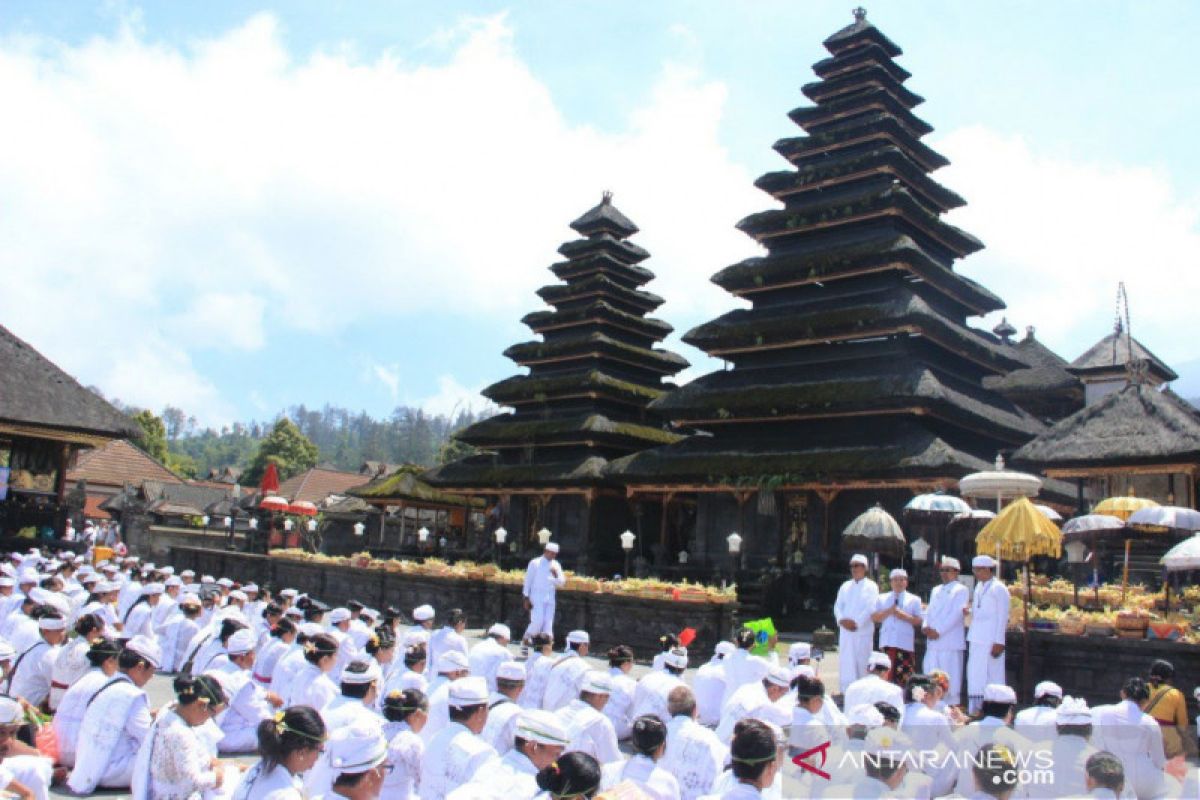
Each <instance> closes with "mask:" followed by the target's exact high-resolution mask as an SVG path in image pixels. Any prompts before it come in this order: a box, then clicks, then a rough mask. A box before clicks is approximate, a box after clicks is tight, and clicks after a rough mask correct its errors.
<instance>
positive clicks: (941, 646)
mask: <svg viewBox="0 0 1200 800" xmlns="http://www.w3.org/2000/svg"><path fill="white" fill-rule="evenodd" d="M961 568H962V567H961V566H960V565H959V563H958V559H957V558H950V557H949V556H943V557H942V563H941V566H939V567H938V574H939V575H940V576H941V578H942V585H941V586H938V587H936V588H934V590H933V592H932V593H931V594H930V595H929V608H927V609H926V610H925V628H924V631H925V665H924V671H925V674H926V675H928V674H929V673H931V672H933V671H934V670H941V671H942V672H944V673H946V674H947V675H949V676H950V690H949V691H948V692H947V693H946V704H947V705H951V706H957V705H961V704H962V672H963V651H964V650H966V649H967V638H966V628H965V627H964V620H963V609H965V608H967V607H968V606H970V605H971V592H970V590H968V589H967V587H966V585H964V584H963V583H962V582H961V581H959V579H958V573H959V570H960V569H961Z"/></svg>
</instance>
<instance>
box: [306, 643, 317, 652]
mask: <svg viewBox="0 0 1200 800" xmlns="http://www.w3.org/2000/svg"><path fill="white" fill-rule="evenodd" d="M304 652H306V653H315V652H317V646H316V644H314V643H313V642H311V641H309V642H305V643H304Z"/></svg>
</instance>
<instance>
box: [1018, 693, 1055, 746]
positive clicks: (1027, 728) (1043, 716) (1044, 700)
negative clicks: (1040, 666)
mask: <svg viewBox="0 0 1200 800" xmlns="http://www.w3.org/2000/svg"><path fill="white" fill-rule="evenodd" d="M1062 699H1063V690H1062V687H1061V686H1059V685H1058V684H1057V683H1055V682H1054V681H1042V682H1041V683H1039V684H1038V685H1037V686H1035V687H1033V705H1032V706H1030V707H1029V708H1026V709H1023V710H1021V711H1018V712H1017V715H1016V716H1015V717H1013V730H1015V731H1016V732H1017V733H1019V734H1021V735H1022V736H1024V737H1025V738H1026V739H1029V740H1030V741H1031V742H1041V741H1045V740H1047V739H1052V738H1054V724H1055V719H1056V712H1057V710H1058V705H1059V703H1061V702H1062Z"/></svg>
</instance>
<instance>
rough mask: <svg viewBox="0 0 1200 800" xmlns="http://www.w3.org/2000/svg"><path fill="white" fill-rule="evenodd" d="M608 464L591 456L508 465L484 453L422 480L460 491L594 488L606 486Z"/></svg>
mask: <svg viewBox="0 0 1200 800" xmlns="http://www.w3.org/2000/svg"><path fill="white" fill-rule="evenodd" d="M607 465H608V461H607V460H605V459H604V458H602V457H600V456H588V457H586V458H581V459H577V460H573V461H539V462H538V463H536V464H506V463H504V462H503V461H501V459H500V457H499V456H497V455H495V454H489V453H482V454H479V455H474V456H469V457H467V458H464V459H461V460H459V461H455V462H453V463H450V464H444V465H442V466H440V467H434V468H433V469H431V470H429V471H428V472H426V473H425V474H424V475H423V476H422V477H423V478H424V479H425V480H426V481H428V482H429V483H432V484H435V485H438V486H452V487H455V488H458V489H490V490H503V489H505V488H520V487H525V486H537V487H542V486H549V487H554V486H594V485H598V484H602V483H605V482H606V476H605V471H604V469H605V467H606V466H607Z"/></svg>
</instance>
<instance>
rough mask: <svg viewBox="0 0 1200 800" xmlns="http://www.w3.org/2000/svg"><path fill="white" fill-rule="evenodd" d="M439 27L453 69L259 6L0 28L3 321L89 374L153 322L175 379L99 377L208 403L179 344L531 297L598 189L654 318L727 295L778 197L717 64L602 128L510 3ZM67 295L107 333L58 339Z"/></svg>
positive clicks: (253, 337)
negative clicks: (65, 38)
mask: <svg viewBox="0 0 1200 800" xmlns="http://www.w3.org/2000/svg"><path fill="white" fill-rule="evenodd" d="M434 38H435V39H436V41H435V42H433V44H434V45H439V44H440V45H446V46H449V47H451V48H456V49H453V51H452V54H451V56H450V57H449V59H448V60H446V59H443V60H442V62H441V63H440V65H439V66H422V65H413V64H412V63H410V61H409V59H411V58H412V57H413V54H411V53H406V54H399V53H388V54H385V55H383V56H381V57H379V58H376V59H374V60H362V59H360V58H358V57H357V56H355V55H354V54H353V52H352V50H351V49H350V48H340V49H337V50H332V51H327V52H321V53H317V54H315V55H313V56H311V57H310V58H307V59H305V60H296V59H294V58H293V57H292V56H291V55H290V54H289V53H288V52H287V50H286V49H285V47H284V46H283V44H282V43H281V41H280V35H279V31H278V23H277V21H276V20H275V18H274V17H272V16H270V15H266V14H262V15H258V16H255V17H253V18H251V19H249V20H248V21H246V22H245V23H244V24H243V25H241V26H240V27H238V28H236V29H234V30H231V31H228V32H227V33H225V34H223V35H220V36H217V37H216V38H212V39H206V40H201V41H196V42H193V43H192V44H191V45H189V47H187V48H186V49H179V48H174V47H171V46H167V45H163V44H159V43H155V42H152V41H150V40H148V39H147V38H146V36H145V34H144V33H143V32H142V30H141V26H140V25H138V24H136V20H134V21H133V22H130V23H129V24H123V25H121V26H120V28H119V31H118V32H117V33H116V34H114V35H112V36H111V37H107V38H105V37H96V38H92V39H89V40H87V41H86V42H85V43H83V44H81V45H79V46H69V45H65V44H62V43H60V42H57V41H54V40H50V39H46V38H41V37H36V36H22V37H13V38H8V39H5V40H2V41H0V86H2V87H3V92H4V99H5V117H6V120H8V123H9V124H8V125H7V126H6V129H5V139H6V143H5V147H4V148H2V149H0V208H3V209H4V213H3V214H0V240H3V241H4V242H5V246H4V248H0V271H2V272H3V274H5V275H7V276H11V277H12V278H18V279H19V280H9V281H7V284H8V285H7V286H6V290H5V292H4V293H2V294H0V314H2V315H3V318H4V320H5V322H6V324H9V325H10V326H11V327H13V328H14V329H15V330H17V331H18V332H20V333H21V334H22V335H24V336H26V337H27V338H29V339H30V340H31V341H33V342H35V343H38V344H43V343H46V342H49V343H51V344H52V345H53V346H52V347H48V349H49V350H51V351H52V352H53V354H54V355H55V356H56V357H57V358H59V359H60V360H61V362H62V363H63V366H64V367H66V368H68V369H70V370H73V371H74V372H76V373H78V374H79V375H80V377H81V378H82V379H83V380H84V381H85V382H88V383H92V382H96V383H103V382H104V381H105V380H106V379H108V376H110V375H114V374H122V375H123V374H125V372H120V371H119V370H118V367H120V370H125V371H127V370H128V365H126V364H121V363H119V362H121V361H122V360H123V358H124V356H123V355H122V353H121V351H122V349H124V348H126V347H127V346H128V345H129V343H131V342H142V341H143V340H146V339H147V338H149V337H150V336H158V337H160V338H161V339H162V340H163V341H169V342H171V346H170V347H169V348H162V347H158V348H157V349H154V353H155V354H156V357H155V358H154V359H153V360H154V362H155V364H156V365H157V367H158V368H159V369H161V370H175V371H176V372H175V373H174V374H173V375H167V376H163V378H164V379H163V380H148V379H147V376H142V380H140V381H132V380H131V381H129V382H128V384H127V385H126V386H122V387H121V388H120V389H119V390H118V387H116V386H103V388H104V389H105V390H106V391H108V392H110V393H117V392H118V391H120V392H126V391H127V392H128V393H129V394H128V399H129V400H131V401H135V402H139V403H143V404H147V405H152V397H155V396H157V395H160V394H163V392H162V389H163V388H165V387H170V386H180V387H182V386H191V387H193V388H199V387H202V386H203V387H207V388H206V389H205V390H204V391H205V392H207V393H210V394H213V399H214V402H216V399H217V397H216V394H215V393H214V390H213V389H212V386H213V384H212V382H211V381H210V380H209V379H207V378H205V377H204V376H200V375H197V374H196V373H195V369H194V367H193V366H192V360H191V358H190V355H191V354H195V353H197V352H199V351H201V350H204V349H230V348H233V349H240V350H251V351H253V350H265V351H266V352H270V347H271V345H272V340H271V337H272V336H279V337H280V338H281V339H283V338H284V337H286V336H287V335H288V333H289V332H290V331H294V330H296V329H301V330H305V331H309V332H316V333H318V334H328V333H332V332H334V331H336V330H338V329H341V328H342V327H343V326H349V325H353V324H354V323H355V321H359V320H362V319H364V318H373V319H378V318H381V317H386V316H388V315H405V314H417V313H421V314H428V313H430V309H438V308H453V309H454V310H455V311H457V312H463V311H469V312H471V313H476V314H486V315H493V316H495V318H496V319H497V320H505V321H509V320H511V319H512V318H513V315H518V314H520V313H521V312H523V311H525V310H529V309H530V308H533V307H536V305H537V300H536V297H535V296H534V295H533V291H534V289H536V288H537V287H538V286H540V285H542V284H543V283H546V282H549V281H550V280H552V277H551V276H550V275H549V273H548V272H546V270H545V267H547V266H548V265H549V264H550V263H552V262H553V261H555V260H556V259H557V258H558V256H557V255H556V253H555V252H554V251H555V248H556V247H557V245H558V244H559V243H560V242H561V241H563V240H565V239H567V238H570V236H571V232H570V231H569V230H568V229H567V227H566V224H567V223H568V222H569V221H570V220H571V219H572V218H574V216H576V215H577V214H579V213H581V212H582V211H584V210H585V209H586V208H588V207H589V206H590V205H592V204H594V203H595V202H596V201H598V200H599V197H600V192H601V191H602V190H604V189H612V190H614V191H615V192H616V198H615V199H616V202H617V204H618V205H619V206H620V207H621V208H622V210H624V211H625V212H626V213H627V214H629V215H630V216H631V217H632V218H633V219H634V220H635V221H636V222H637V223H638V224H639V225H640V226H641V227H642V229H643V231H644V233H642V234H640V235H639V236H638V239H637V241H638V242H639V243H641V244H642V245H643V246H645V247H647V248H648V249H650V250H651V252H652V253H653V254H654V257H653V258H652V260H651V261H650V262H649V266H650V267H651V268H652V269H654V270H655V271H656V272H657V273H658V274H659V276H660V280H658V281H656V282H655V283H654V284H652V285H651V287H650V288H651V289H652V290H654V291H657V292H658V293H660V294H662V295H663V296H664V297H666V298H668V301H669V302H668V304H667V305H666V306H664V308H663V309H662V311H661V312H660V314H661V315H662V316H664V317H666V318H668V319H670V320H675V321H677V324H678V321H679V320H684V319H687V320H694V319H698V318H703V317H705V316H707V315H709V314H711V313H714V312H715V311H717V310H718V309H721V308H725V307H727V306H728V305H730V299H729V298H728V297H727V296H726V295H725V294H724V293H723V292H721V291H720V290H719V289H717V288H716V287H714V286H712V285H711V284H709V283H708V280H707V279H708V276H709V275H710V274H711V273H712V272H714V271H715V270H716V269H719V268H720V267H722V266H724V265H725V264H728V263H731V262H733V261H735V260H738V259H739V258H742V257H745V256H746V255H748V254H750V253H752V252H753V250H754V248H753V245H752V243H751V242H750V241H749V240H748V239H746V238H745V237H744V236H743V235H742V234H740V233H738V232H737V231H736V230H734V229H733V223H734V222H735V221H736V220H737V219H739V218H740V217H741V216H742V215H744V214H745V213H748V212H750V211H754V210H758V209H760V208H762V207H764V202H765V201H766V198H765V197H764V196H762V195H760V194H759V193H758V192H757V190H755V189H754V188H753V186H752V184H751V180H752V176H751V175H749V174H747V173H746V172H745V171H744V170H743V169H741V168H740V167H738V166H737V165H735V164H734V163H733V162H732V160H731V159H730V158H729V155H728V153H726V152H725V151H724V149H723V148H722V147H721V145H720V142H719V138H718V126H719V123H720V121H721V117H722V113H723V111H724V104H725V88H724V86H723V85H722V84H720V83H716V82H711V81H705V80H703V79H702V78H701V76H700V75H699V74H698V73H697V72H696V71H694V70H692V69H689V68H686V67H683V66H680V65H678V64H671V63H665V64H664V65H663V68H662V71H661V74H660V75H659V76H658V78H657V80H656V81H655V82H654V83H653V87H654V88H653V92H652V93H651V95H650V96H649V98H648V99H647V100H646V101H645V102H644V103H643V104H642V105H641V107H639V108H637V109H636V110H635V111H634V112H633V113H632V114H631V116H630V117H629V119H627V120H618V121H616V124H613V125H606V126H605V128H606V130H608V131H614V132H612V133H602V132H599V131H597V130H595V129H593V128H591V127H588V126H586V125H579V124H573V123H572V122H570V121H568V120H566V119H564V117H563V115H562V114H561V113H560V111H559V109H558V108H557V107H556V105H555V102H554V98H553V97H552V96H551V95H550V92H549V91H548V89H547V88H546V86H545V85H544V84H543V83H542V82H541V81H540V80H539V79H538V77H537V76H536V75H534V74H532V73H531V71H530V70H529V68H528V67H527V66H526V65H525V63H524V62H523V61H522V60H521V58H520V57H519V55H518V54H517V53H516V52H515V50H514V45H513V41H512V31H511V30H510V27H509V25H508V23H507V22H506V21H505V19H504V17H503V16H497V17H491V18H487V19H469V20H466V21H464V23H463V24H462V25H460V26H459V27H458V28H456V29H454V30H453V31H450V32H448V33H444V34H442V35H440V36H438V37H434ZM427 46H428V44H427ZM14 284H15V286H14ZM262 298H270V302H263V300H262ZM52 307H63V308H67V309H71V310H72V312H73V313H84V314H87V313H91V314H94V315H98V316H100V315H102V316H103V318H104V320H105V326H106V329H107V330H106V332H105V335H103V336H98V337H91V336H78V335H74V332H72V335H69V336H67V335H63V334H62V333H61V332H60V331H56V330H55V328H56V327H61V319H58V318H56V317H55V315H51V314H47V313H45V309H47V308H52ZM680 327H685V325H682V324H681V325H680ZM142 346H144V347H150V345H142ZM213 378H214V379H216V378H219V376H213ZM156 382H157V384H158V386H157V387H156V386H154V384H155V383H156ZM165 399H166V401H169V402H173V403H175V404H177V405H178V404H184V405H186V406H187V407H188V408H189V410H191V409H192V408H194V407H195V405H196V404H195V402H194V401H193V398H191V397H189V396H175V397H167V398H165ZM197 415H198V416H199V415H200V413H199V410H198V409H197ZM214 421H218V420H211V419H203V418H202V422H214Z"/></svg>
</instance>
